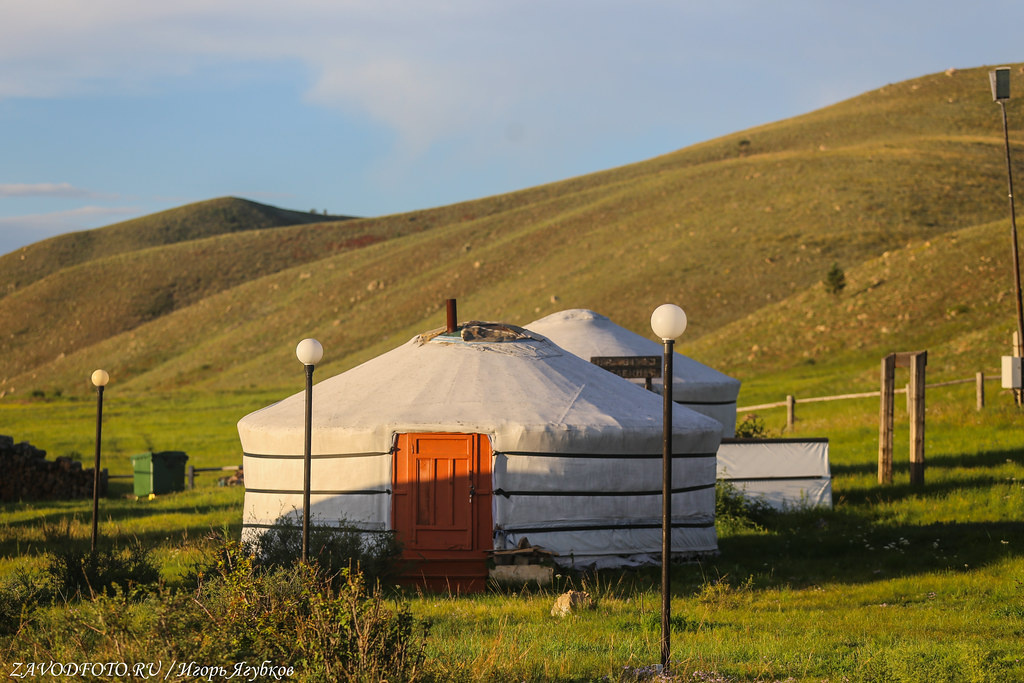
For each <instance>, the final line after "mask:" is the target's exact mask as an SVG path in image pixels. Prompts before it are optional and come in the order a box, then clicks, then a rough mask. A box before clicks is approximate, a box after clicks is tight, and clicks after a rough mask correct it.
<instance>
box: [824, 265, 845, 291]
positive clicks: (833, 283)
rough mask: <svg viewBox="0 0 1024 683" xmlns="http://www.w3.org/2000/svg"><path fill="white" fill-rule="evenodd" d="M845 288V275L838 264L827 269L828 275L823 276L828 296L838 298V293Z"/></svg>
mask: <svg viewBox="0 0 1024 683" xmlns="http://www.w3.org/2000/svg"><path fill="white" fill-rule="evenodd" d="M845 287H846V273H844V272H843V269H842V268H840V267H839V264H838V263H833V264H832V267H831V268H829V271H828V273H826V274H825V289H826V290H828V293H829V294H832V295H834V296H839V293H840V292H842V291H843V289H845Z"/></svg>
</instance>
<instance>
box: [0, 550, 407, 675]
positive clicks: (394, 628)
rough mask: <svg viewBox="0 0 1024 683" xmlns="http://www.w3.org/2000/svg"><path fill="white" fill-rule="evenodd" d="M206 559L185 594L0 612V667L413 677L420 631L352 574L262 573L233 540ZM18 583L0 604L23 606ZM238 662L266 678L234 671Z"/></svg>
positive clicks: (299, 567) (402, 609)
mask: <svg viewBox="0 0 1024 683" xmlns="http://www.w3.org/2000/svg"><path fill="white" fill-rule="evenodd" d="M217 557H218V560H217V561H216V562H214V563H212V564H210V565H209V566H208V567H207V568H206V569H205V570H202V571H200V572H199V573H198V574H196V576H195V577H194V578H195V581H196V585H195V586H193V587H191V588H178V589H171V588H169V587H168V586H166V585H161V586H159V587H157V588H156V589H155V590H153V591H149V592H147V593H145V594H140V593H138V592H135V593H133V594H129V593H127V592H125V591H122V590H121V588H120V586H119V584H117V583H114V584H113V588H112V589H111V590H109V591H107V592H106V593H99V592H96V591H93V592H90V593H89V594H88V595H87V594H86V592H85V591H84V590H83V591H81V593H80V595H81V598H82V599H81V600H80V601H78V602H76V603H74V604H69V603H67V602H62V601H59V600H52V601H51V604H49V605H45V604H43V603H42V602H37V604H34V605H31V606H28V607H25V608H23V609H14V607H13V605H14V604H16V603H13V602H12V601H6V602H7V603H8V604H6V605H4V607H5V609H4V610H3V611H2V612H0V617H2V619H0V625H2V626H3V629H2V631H0V636H3V637H2V638H0V660H4V661H36V660H41V659H43V658H45V659H48V660H51V661H67V662H108V661H109V662H124V661H136V662H143V661H149V662H162V663H164V664H165V665H166V664H167V663H168V662H179V663H180V662H184V663H185V664H179V665H178V666H177V667H175V668H174V669H173V670H171V671H168V670H166V669H164V670H162V671H160V672H159V677H160V678H163V677H165V675H166V676H167V677H171V678H174V679H176V680H177V679H183V678H190V679H191V678H197V677H198V678H202V677H205V676H206V674H204V673H203V672H197V671H190V670H186V669H185V668H183V667H187V666H188V663H189V662H191V663H193V664H196V663H198V664H201V666H202V668H203V669H204V670H205V671H206V672H211V671H212V672H214V676H215V677H218V678H227V677H232V676H229V675H228V674H231V673H232V672H235V674H236V675H237V677H239V678H240V679H244V680H255V679H257V678H258V679H259V680H273V679H280V678H283V676H279V675H278V674H281V673H282V672H283V670H285V669H288V668H289V667H290V668H291V669H292V670H293V673H292V674H291V675H290V676H289V677H291V678H297V679H299V680H304V681H337V680H363V681H383V680H390V681H413V680H416V679H417V678H418V677H420V675H421V674H420V668H421V666H422V665H423V661H424V659H425V638H426V626H425V625H424V624H423V623H422V622H419V621H418V620H416V619H414V618H413V617H412V615H411V612H410V611H409V607H408V605H407V604H404V603H403V604H398V603H395V604H393V605H392V604H389V601H388V600H386V599H385V598H384V595H383V594H382V593H381V591H380V589H379V588H373V589H368V588H367V586H366V583H365V581H364V579H363V575H362V574H361V573H360V572H358V571H355V570H349V569H347V568H346V569H344V570H342V571H341V572H340V573H339V574H338V575H337V576H333V577H332V576H327V575H326V573H325V572H323V571H322V569H319V568H317V567H316V565H315V564H314V563H311V564H309V565H306V564H301V563H294V564H292V565H290V566H279V567H266V566H262V565H261V564H260V563H259V562H257V561H256V560H255V558H254V557H253V556H252V555H250V554H249V553H248V552H247V551H246V549H245V548H243V547H242V545H241V544H240V543H238V542H237V541H223V542H222V544H221V545H220V546H219V547H218V548H217ZM72 564H74V563H72ZM85 564H87V563H85ZM30 584H34V582H32V581H26V580H23V581H20V582H9V583H8V584H6V585H5V586H4V588H3V591H2V593H0V601H5V598H13V599H21V598H25V597H29V598H32V590H33V589H32V585H30ZM32 600H34V598H32ZM23 604H24V603H23ZM8 608H9V609H8ZM25 610H28V612H27V613H26V612H25ZM8 612H9V613H8ZM240 662H241V663H243V665H246V666H248V665H253V664H255V665H256V666H257V667H260V666H261V665H262V664H265V665H266V666H268V667H274V669H275V671H274V672H268V673H267V674H266V675H263V674H258V673H257V672H254V671H249V670H246V671H237V670H236V664H237V663H240ZM220 672H223V675H222V674H221V673H220ZM86 677H88V676H86ZM254 677H255V678H254Z"/></svg>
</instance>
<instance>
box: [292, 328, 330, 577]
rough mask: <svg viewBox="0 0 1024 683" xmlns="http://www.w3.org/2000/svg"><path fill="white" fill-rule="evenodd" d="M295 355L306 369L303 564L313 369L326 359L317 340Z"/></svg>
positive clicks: (309, 341)
mask: <svg viewBox="0 0 1024 683" xmlns="http://www.w3.org/2000/svg"><path fill="white" fill-rule="evenodd" d="M295 355H296V356H297V357H298V359H299V362H300V363H302V364H303V365H304V366H305V367H306V426H305V451H304V456H305V457H304V460H303V465H302V563H303V564H306V563H307V561H308V560H309V480H310V474H309V472H310V463H311V460H312V445H313V441H312V434H313V368H314V367H316V364H317V363H319V362H320V359H321V358H323V357H324V347H323V346H322V345H321V344H320V342H318V341H317V340H316V339H303V340H302V341H300V342H299V345H298V346H296V347H295Z"/></svg>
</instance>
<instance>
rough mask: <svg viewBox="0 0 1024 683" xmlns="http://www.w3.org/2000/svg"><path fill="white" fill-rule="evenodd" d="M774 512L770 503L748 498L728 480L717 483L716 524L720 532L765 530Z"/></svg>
mask: <svg viewBox="0 0 1024 683" xmlns="http://www.w3.org/2000/svg"><path fill="white" fill-rule="evenodd" d="M774 514H775V511H774V510H773V509H772V507H771V506H770V505H768V504H767V503H764V502H762V501H759V500H756V499H751V498H748V497H747V496H745V495H743V492H742V491H740V490H739V489H738V488H736V486H735V485H733V484H732V483H730V482H728V481H719V482H718V483H717V484H716V485H715V526H716V527H717V529H718V532H719V534H725V533H736V532H740V531H764V530H765V524H766V523H767V522H768V521H769V520H770V518H771V517H772V516H773V515H774Z"/></svg>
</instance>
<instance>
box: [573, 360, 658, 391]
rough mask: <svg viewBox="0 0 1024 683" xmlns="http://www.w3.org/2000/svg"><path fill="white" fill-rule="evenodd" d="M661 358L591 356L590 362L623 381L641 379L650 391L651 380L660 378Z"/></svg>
mask: <svg viewBox="0 0 1024 683" xmlns="http://www.w3.org/2000/svg"><path fill="white" fill-rule="evenodd" d="M661 361H662V359H661V356H591V357H590V362H591V363H593V364H594V365H596V366H597V367H599V368H602V369H604V370H607V371H608V372H612V373H615V374H616V375H618V376H619V377H624V378H625V379H642V380H644V388H645V389H647V390H648V391H650V390H651V380H652V379H656V378H658V377H661Z"/></svg>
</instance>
